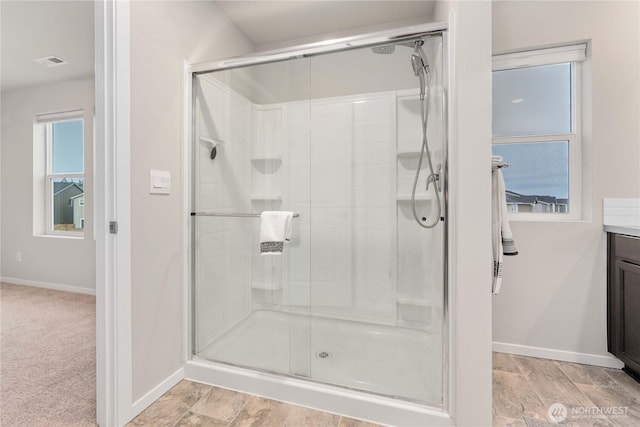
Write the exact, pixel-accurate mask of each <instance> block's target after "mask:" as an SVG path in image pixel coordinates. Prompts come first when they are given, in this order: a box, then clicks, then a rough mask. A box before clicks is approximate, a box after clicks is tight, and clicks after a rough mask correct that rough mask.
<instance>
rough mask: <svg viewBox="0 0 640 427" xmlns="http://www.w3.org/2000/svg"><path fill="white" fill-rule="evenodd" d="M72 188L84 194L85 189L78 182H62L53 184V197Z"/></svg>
mask: <svg viewBox="0 0 640 427" xmlns="http://www.w3.org/2000/svg"><path fill="white" fill-rule="evenodd" d="M71 187H76V189H77V190H78V191H80V192H81V193H84V188H82V184H80V183H77V182H66V181H60V182H54V183H53V195H54V196H55V195H58V194H60V193H62V192H63V191H65V190H67V189H69V188H71Z"/></svg>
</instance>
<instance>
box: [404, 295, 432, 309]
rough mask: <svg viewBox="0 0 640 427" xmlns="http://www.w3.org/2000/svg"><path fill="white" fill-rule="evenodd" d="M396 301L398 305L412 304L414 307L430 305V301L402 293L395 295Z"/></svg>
mask: <svg viewBox="0 0 640 427" xmlns="http://www.w3.org/2000/svg"><path fill="white" fill-rule="evenodd" d="M396 302H397V303H398V304H399V305H412V306H416V307H431V303H430V302H429V301H427V300H424V299H417V298H412V297H407V296H403V295H397V296H396Z"/></svg>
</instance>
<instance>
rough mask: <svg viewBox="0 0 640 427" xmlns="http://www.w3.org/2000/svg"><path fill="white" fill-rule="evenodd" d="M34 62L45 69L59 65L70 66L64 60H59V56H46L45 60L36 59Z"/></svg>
mask: <svg viewBox="0 0 640 427" xmlns="http://www.w3.org/2000/svg"><path fill="white" fill-rule="evenodd" d="M34 61H35V62H37V63H38V64H40V65H44V66H45V67H57V66H58V65H64V64H68V62H67V61H65V60H64V59H62V58H58V57H57V56H53V55H52V56H45V57H43V58H36V59H34Z"/></svg>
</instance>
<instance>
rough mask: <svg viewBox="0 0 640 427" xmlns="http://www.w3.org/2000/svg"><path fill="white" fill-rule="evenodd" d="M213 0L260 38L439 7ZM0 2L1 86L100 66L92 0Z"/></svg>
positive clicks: (373, 25) (399, 18)
mask: <svg viewBox="0 0 640 427" xmlns="http://www.w3.org/2000/svg"><path fill="white" fill-rule="evenodd" d="M182 1H184V0H182ZM215 3H216V4H217V5H218V6H219V7H220V9H221V10H222V11H223V12H224V13H225V14H226V15H227V16H228V17H229V19H230V20H231V21H232V22H233V23H234V24H235V25H236V26H237V27H238V28H239V29H240V31H242V32H243V33H244V34H245V35H246V36H247V37H248V38H249V39H250V40H251V42H253V44H255V45H256V46H262V45H269V44H271V45H275V44H278V43H280V44H282V43H285V42H286V41H291V40H296V41H297V42H305V41H312V40H318V39H320V38H321V37H325V38H326V37H336V36H339V35H347V34H350V33H353V32H354V29H357V28H361V29H368V30H372V29H382V28H386V27H389V26H393V23H399V22H403V23H404V22H408V23H417V22H420V21H422V22H424V21H425V20H426V19H429V17H430V16H431V15H433V8H434V5H435V2H434V1H429V0H426V1H418V0H416V1H396V0H387V1H368V0H295V1H270V0H262V1H244V0H219V1H215ZM0 9H1V12H0V16H1V21H0V29H1V34H0V40H1V42H2V45H1V47H0V50H1V74H0V77H1V89H2V90H10V89H16V88H19V87H25V86H31V85H37V84H44V83H50V82H55V81H61V80H70V79H78V78H84V77H89V76H91V75H93V74H94V28H93V27H94V17H93V1H87V0H84V1H77V0H75V1H74V0H71V1H51V0H48V1H47V0H44V1H24V0H18V1H9V0H0ZM296 44H298V43H296ZM50 55H55V56H57V57H59V58H62V59H64V60H65V61H67V62H68V64H65V65H60V66H56V67H50V68H47V67H45V66H43V65H40V64H37V63H36V62H34V61H33V59H35V58H40V57H44V56H50Z"/></svg>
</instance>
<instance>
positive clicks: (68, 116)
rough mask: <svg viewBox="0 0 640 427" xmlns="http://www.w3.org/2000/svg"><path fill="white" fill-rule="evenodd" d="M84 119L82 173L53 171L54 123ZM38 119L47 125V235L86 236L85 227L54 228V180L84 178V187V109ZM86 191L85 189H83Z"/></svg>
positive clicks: (83, 127) (45, 204)
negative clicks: (77, 229) (80, 228)
mask: <svg viewBox="0 0 640 427" xmlns="http://www.w3.org/2000/svg"><path fill="white" fill-rule="evenodd" d="M78 120H80V121H82V170H83V172H82V173H78V172H74V173H68V172H67V173H53V146H52V144H53V124H54V123H61V122H69V121H78ZM38 121H39V122H40V123H42V124H44V125H45V147H44V158H45V169H44V171H45V173H44V179H45V181H44V183H45V191H44V195H45V203H44V206H45V235H48V236H59V237H62V236H64V237H79V238H81V237H84V228H83V229H82V231H75V230H55V229H54V225H55V224H54V222H55V221H54V218H53V216H54V209H53V204H54V200H53V197H54V194H53V182H54V180H55V179H63V178H70V179H78V178H82V181H83V188H84V180H85V173H84V151H85V135H84V134H85V121H84V114H83V111H70V112H64V113H53V114H47V115H42V116H39V117H38ZM83 193H84V191H83Z"/></svg>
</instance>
